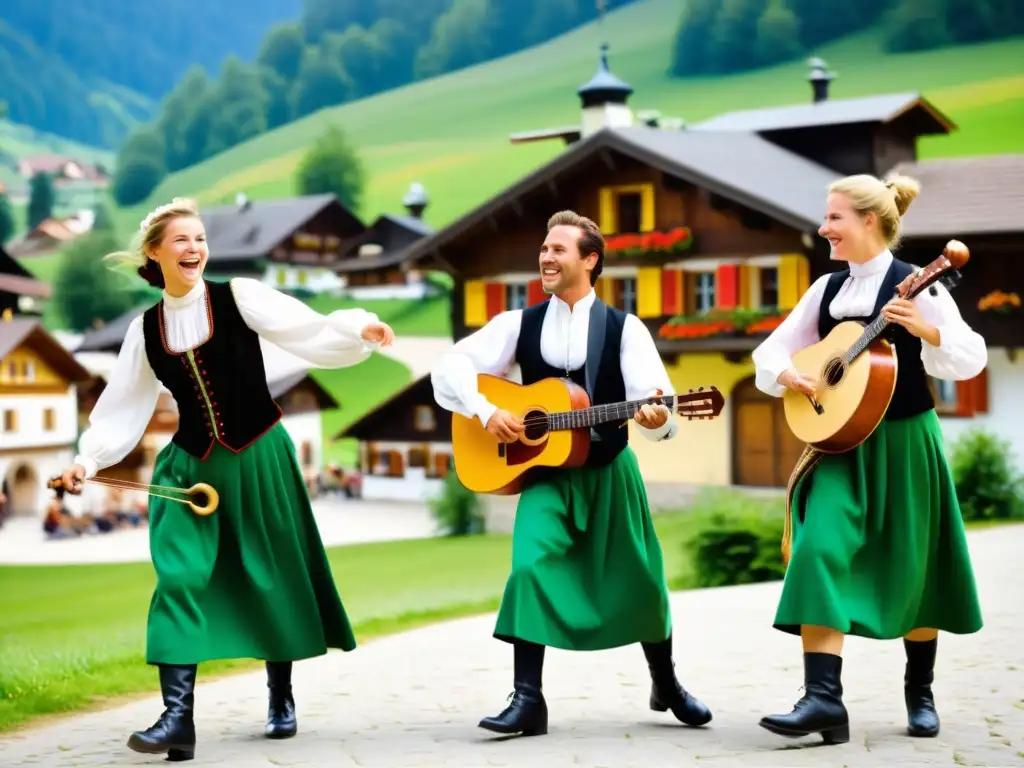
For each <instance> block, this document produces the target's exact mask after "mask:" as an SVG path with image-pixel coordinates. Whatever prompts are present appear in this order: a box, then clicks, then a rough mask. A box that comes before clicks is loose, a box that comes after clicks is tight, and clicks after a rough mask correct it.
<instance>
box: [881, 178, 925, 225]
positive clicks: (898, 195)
mask: <svg viewBox="0 0 1024 768" xmlns="http://www.w3.org/2000/svg"><path fill="white" fill-rule="evenodd" d="M885 186H886V188H887V189H890V190H891V191H892V193H893V197H894V198H895V200H896V210H897V211H899V214H900V216H903V214H905V213H906V212H907V209H908V208H909V207H910V204H911V203H912V202H914V200H915V199H916V198H917V195H918V193H920V191H921V185H920V184H919V183H918V182H917V181H916V180H915V179H912V178H910V177H909V176H896V177H894V178H892V179H889V181H887V182H886V183H885Z"/></svg>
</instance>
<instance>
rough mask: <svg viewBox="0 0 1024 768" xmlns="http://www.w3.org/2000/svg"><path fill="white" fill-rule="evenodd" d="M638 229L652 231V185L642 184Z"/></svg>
mask: <svg viewBox="0 0 1024 768" xmlns="http://www.w3.org/2000/svg"><path fill="white" fill-rule="evenodd" d="M640 230H641V231H642V232H653V231H654V185H653V184H644V187H643V191H642V192H641V193H640Z"/></svg>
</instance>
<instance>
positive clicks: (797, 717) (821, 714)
mask: <svg viewBox="0 0 1024 768" xmlns="http://www.w3.org/2000/svg"><path fill="white" fill-rule="evenodd" d="M842 672H843V658H842V657H841V656H835V655H833V654H831V653H805V654H804V691H805V693H804V695H803V698H801V699H800V701H798V702H797V703H796V706H795V707H793V711H792V712H790V713H789V714H788V715H768V716H767V717H762V718H761V727H762V728H767V729H768V730H769V731H771V732H772V733H777V734H778V735H780V736H788V737H790V738H798V737H800V736H809V735H810V734H812V733H820V734H821V738H822V739H823V740H824V741H825V743H826V744H845V743H846V742H847V741H849V740H850V717H849V715H848V714H847V713H846V706H845V705H844V704H843V683H842Z"/></svg>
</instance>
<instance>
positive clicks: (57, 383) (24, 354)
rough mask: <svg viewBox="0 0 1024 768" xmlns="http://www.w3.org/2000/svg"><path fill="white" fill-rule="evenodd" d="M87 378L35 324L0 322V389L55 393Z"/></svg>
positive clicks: (9, 392)
mask: <svg viewBox="0 0 1024 768" xmlns="http://www.w3.org/2000/svg"><path fill="white" fill-rule="evenodd" d="M91 378H92V375H91V374H90V373H89V372H88V371H87V370H86V369H85V368H83V367H82V366H81V365H80V364H79V363H78V361H77V360H75V358H74V356H73V355H72V354H71V353H70V352H68V351H67V350H66V349H65V348H64V347H63V346H62V345H61V344H60V342H58V341H57V340H56V339H55V338H53V337H52V336H51V335H50V334H49V333H47V332H46V331H45V330H44V329H43V327H42V325H40V324H39V323H36V322H35V321H33V320H25V319H7V320H3V321H0V391H3V392H5V393H8V394H14V393H32V392H59V391H65V390H67V388H68V387H69V386H71V385H72V384H80V383H85V382H88V381H89V380H90V379H91Z"/></svg>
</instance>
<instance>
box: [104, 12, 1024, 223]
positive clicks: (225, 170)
mask: <svg viewBox="0 0 1024 768" xmlns="http://www.w3.org/2000/svg"><path fill="white" fill-rule="evenodd" d="M678 13H679V2H678V0H646V1H645V2H639V3H635V4H632V5H629V6H627V7H624V8H621V9H618V10H616V11H614V12H613V13H611V14H609V17H608V20H607V24H606V27H605V28H606V30H607V35H608V37H609V42H610V44H611V66H612V69H613V70H614V71H615V72H616V74H618V75H620V76H621V77H623V78H624V79H625V80H626V81H627V82H629V83H630V84H631V85H632V86H633V88H634V90H635V93H634V95H633V97H632V100H631V104H632V105H633V107H634V109H638V110H639V109H648V108H654V109H658V110H660V111H661V112H662V113H663V114H667V115H676V116H680V117H683V118H684V119H686V120H688V121H691V122H694V121H698V120H701V119H704V118H707V117H710V116H712V115H715V114H718V113H721V112H724V111H727V110H733V109H746V108H751V107H759V106H770V105H777V104H786V103H795V102H806V101H808V100H809V98H810V88H809V86H808V85H807V82H806V64H805V63H804V61H803V59H801V60H799V61H794V62H792V63H790V64H786V65H783V66H779V67H773V68H770V69H766V70H759V71H755V72H751V73H745V74H739V75H734V76H727V77H713V78H695V79H687V80H678V79H673V78H670V77H668V76H667V75H666V71H667V68H668V63H669V44H670V39H671V37H672V35H673V31H674V28H675V22H676V20H677V18H678ZM881 40H882V36H881V34H880V33H879V32H878V31H869V32H867V33H862V34H858V35H854V36H851V37H849V38H845V39H843V40H841V41H839V42H837V43H834V44H832V45H828V46H825V47H824V48H822V49H821V50H820V51H816V53H817V54H820V55H822V56H824V57H825V59H826V60H827V61H828V63H829V65H830V67H831V68H832V69H833V70H834V71H836V72H837V73H838V77H837V79H836V80H835V82H834V83H833V95H834V97H835V98H843V97H855V96H863V95H868V94H873V93H879V92H893V91H922V92H923V93H924V94H925V95H926V96H927V97H929V98H930V99H932V100H934V102H935V103H936V104H937V106H938V107H939V108H940V109H943V110H946V111H948V113H949V114H950V115H951V116H952V118H953V119H954V121H956V122H957V123H958V124H959V125H960V127H961V130H960V131H959V132H958V133H955V134H954V135H952V136H950V137H946V138H939V139H934V140H928V141H927V142H926V150H925V153H924V154H925V155H927V156H937V155H962V154H975V153H979V152H982V153H991V152H1011V151H1021V150H1024V132H1021V131H1019V130H1017V129H1016V127H1015V126H1017V125H1019V121H1020V117H1021V116H1022V114H1024V84H1022V80H1021V78H1020V77H1019V76H1017V77H1012V76H1011V75H1013V74H1014V73H1015V72H1016V70H1015V68H1014V65H1013V64H1012V62H1013V61H1019V60H1020V59H1021V58H1022V57H1024V38H1015V39H1011V40H1004V41H1000V42H995V43H987V44H983V45H975V46H963V47H958V48H953V49H945V50H940V51H928V52H923V53H914V54H901V55H892V54H887V53H885V52H883V51H882V50H881V46H882V43H881ZM597 44H598V32H597V29H596V27H595V26H594V25H587V26H584V27H581V28H579V29H576V30H574V31H572V32H570V33H568V34H567V35H564V36H563V37H560V38H558V39H556V40H553V41H551V42H549V43H546V44H544V45H540V46H537V47H535V48H532V49H530V50H528V51H524V52H521V53H518V54H515V55H513V56H509V57H506V58H504V59H500V60H497V61H493V62H489V63H486V64H483V65H480V66H476V67H472V68H470V69H467V70H463V71H461V72H456V73H453V74H450V75H445V76H442V77H439V78H435V79H432V80H428V81H424V82H421V83H417V84H413V85H410V86H406V87H404V88H400V89H397V90H394V91H390V92H388V93H384V94H381V95H378V96H374V97H372V98H368V99H363V100H360V101H357V102H353V103H351V104H347V105H344V106H341V107H337V108H333V109H327V110H323V111H321V112H319V113H317V114H315V115H311V116H310V117H307V118H305V119H303V120H301V121H298V122H296V123H293V124H291V125H288V126H285V127H283V128H281V129H278V130H275V131H273V132H270V133H268V134H265V135H264V136H261V137H258V138H256V139H254V140H253V141H250V142H247V143H245V144H243V145H240V146H238V147H235V148H233V149H231V150H229V151H227V152H224V153H222V154H220V155H218V156H216V157H214V158H211V159H210V160H208V161H206V162H204V163H201V164H200V165H197V166H195V167H193V168H190V169H187V170H185V171H182V172H180V173H177V174H175V175H173V176H171V177H169V178H168V179H167V180H165V182H164V183H163V184H162V185H161V186H160V188H159V189H158V190H156V192H155V193H154V195H153V196H152V198H151V200H150V202H149V203H147V204H146V205H143V206H138V207H136V208H134V209H130V210H127V211H123V212H122V213H121V215H122V216H123V217H124V220H125V221H126V223H128V224H130V225H132V226H134V225H136V224H137V222H138V220H139V219H140V218H141V217H142V216H143V215H144V214H145V212H146V211H147V210H148V209H149V208H150V207H152V204H155V203H157V202H163V201H166V200H167V199H169V198H170V197H172V196H173V195H179V194H190V195H195V196H198V198H199V199H200V200H201V201H203V202H206V203H213V202H220V201H222V200H227V199H230V198H232V197H233V195H234V194H235V192H237V191H239V190H244V191H246V192H247V193H248V194H250V195H251V196H253V197H256V198H259V197H280V196H286V195H290V194H293V193H294V186H293V181H292V175H293V172H294V170H295V167H296V165H297V163H298V160H299V158H300V157H301V155H302V152H303V151H304V150H305V148H306V147H308V146H309V144H310V143H311V142H312V141H313V139H314V138H315V137H316V136H318V135H319V134H320V133H321V131H322V130H323V129H324V127H325V125H326V124H327V123H329V122H332V121H333V122H337V123H338V124H339V125H341V126H342V127H343V128H344V129H345V130H346V131H347V132H348V133H349V135H350V136H351V138H352V140H353V142H354V143H355V145H356V146H357V147H358V148H359V150H360V153H361V154H362V157H363V159H364V162H365V164H366V167H367V171H368V173H367V177H368V179H369V189H368V190H367V196H366V200H365V202H364V204H363V207H362V208H363V209H362V211H360V213H361V214H362V215H363V216H365V217H370V216H373V215H375V214H376V213H378V212H380V211H383V210H391V211H394V210H398V209H399V207H400V201H401V197H402V194H403V193H404V192H405V190H406V189H407V187H408V185H409V183H410V182H411V181H414V180H418V181H422V182H423V183H424V184H425V185H426V187H427V189H428V191H429V193H430V195H431V197H432V202H431V205H430V207H429V208H428V209H427V211H426V218H427V220H428V221H429V222H430V223H431V224H433V225H434V226H443V225H444V224H447V223H449V222H450V221H452V220H453V219H455V218H457V217H458V216H460V215H461V214H463V213H465V212H466V211H468V210H469V209H471V208H473V207H475V206H477V205H479V204H480V203H481V202H482V201H483V200H485V199H487V198H488V197H490V196H492V195H494V194H495V193H497V192H499V191H500V190H501V189H503V188H504V187H506V186H507V185H509V184H510V183H512V182H513V181H515V180H517V179H518V178H520V177H521V176H522V175H523V174H525V173H526V172H528V171H530V170H531V169H533V168H535V167H536V166H538V165H539V164H541V163H543V162H545V161H547V160H549V159H550V158H552V157H555V156H556V155H557V154H559V153H560V152H562V151H563V147H562V145H561V144H560V143H559V142H548V143H540V144H534V145H522V146H512V145H510V144H509V143H508V138H507V137H508V134H509V133H512V132H515V131H521V130H528V129H532V128H543V127H546V126H554V125H564V124H574V123H577V122H578V120H579V106H578V101H577V97H576V95H575V90H576V88H577V87H578V86H579V85H580V84H581V83H583V82H585V81H586V80H587V79H589V77H590V76H591V74H592V73H593V72H594V69H595V65H596V58H597ZM979 95H980V96H981V97H982V98H979ZM1014 118H1016V119H1014Z"/></svg>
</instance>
